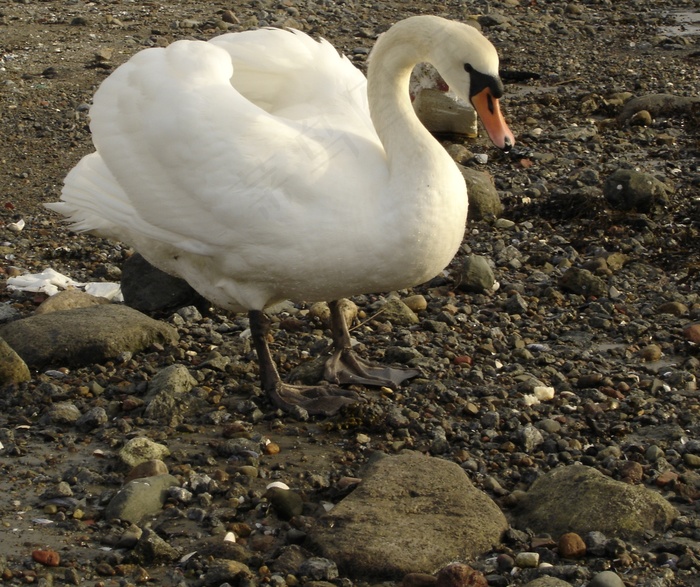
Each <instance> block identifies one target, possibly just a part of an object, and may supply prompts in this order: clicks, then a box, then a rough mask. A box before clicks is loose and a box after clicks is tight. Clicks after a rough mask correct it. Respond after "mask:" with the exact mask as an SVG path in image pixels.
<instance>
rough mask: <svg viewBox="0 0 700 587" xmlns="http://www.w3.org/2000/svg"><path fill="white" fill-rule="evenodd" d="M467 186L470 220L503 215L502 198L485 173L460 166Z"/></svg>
mask: <svg viewBox="0 0 700 587" xmlns="http://www.w3.org/2000/svg"><path fill="white" fill-rule="evenodd" d="M458 167H459V170H460V171H461V172H462V175H463V176H464V181H465V182H466V184H467V197H468V198H469V220H483V219H488V218H498V217H499V216H500V215H501V214H503V204H502V203H501V198H500V197H499V195H498V191H496V186H495V185H494V184H493V178H492V177H491V176H490V175H489V174H488V173H486V172H484V171H477V170H476V169H471V168H469V167H463V166H461V165H458Z"/></svg>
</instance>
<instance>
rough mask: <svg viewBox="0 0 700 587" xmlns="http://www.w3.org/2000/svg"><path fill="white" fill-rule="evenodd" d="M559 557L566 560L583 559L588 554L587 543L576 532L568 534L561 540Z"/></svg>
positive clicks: (562, 536) (563, 535)
mask: <svg viewBox="0 0 700 587" xmlns="http://www.w3.org/2000/svg"><path fill="white" fill-rule="evenodd" d="M558 547H559V555H560V556H562V557H564V558H581V557H582V556H584V555H585V554H586V543H585V542H584V541H583V538H581V537H580V536H579V535H578V534H576V532H567V533H566V534H562V535H561V537H560V538H559V544H558Z"/></svg>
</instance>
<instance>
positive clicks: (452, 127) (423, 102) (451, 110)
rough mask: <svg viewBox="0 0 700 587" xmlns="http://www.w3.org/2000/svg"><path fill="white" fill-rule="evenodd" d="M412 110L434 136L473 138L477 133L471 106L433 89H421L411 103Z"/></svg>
mask: <svg viewBox="0 0 700 587" xmlns="http://www.w3.org/2000/svg"><path fill="white" fill-rule="evenodd" d="M413 109H414V110H415V111H416V115H417V116H418V119H419V120H420V121H421V122H422V123H423V125H424V126H425V128H427V129H428V130H429V131H430V132H432V133H436V134H456V135H462V136H466V137H470V138H475V137H476V136H477V135H478V133H479V127H478V126H477V122H476V118H477V117H476V110H474V108H472V105H471V104H469V103H466V102H464V101H462V100H458V99H454V98H453V97H452V96H451V95H449V94H447V93H446V92H443V91H441V90H439V89H434V88H423V89H422V90H420V91H419V92H418V94H417V95H416V98H415V100H414V101H413Z"/></svg>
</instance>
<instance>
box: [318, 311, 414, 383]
mask: <svg viewBox="0 0 700 587" xmlns="http://www.w3.org/2000/svg"><path fill="white" fill-rule="evenodd" d="M329 306H330V309H331V331H332V334H333V349H334V351H333V355H332V356H331V357H330V358H329V359H328V361H327V362H326V370H325V374H324V377H325V378H326V379H327V380H328V381H332V382H333V383H340V384H358V385H373V386H376V387H390V388H391V389H396V388H398V386H399V385H400V384H401V383H402V382H403V381H405V380H406V379H411V378H412V377H416V376H418V375H420V371H418V370H416V369H397V368H393V367H388V366H386V365H380V364H376V363H369V362H367V361H364V360H362V359H360V358H359V357H358V356H357V355H356V354H355V353H354V351H353V350H352V349H351V348H350V332H349V331H348V325H347V324H346V323H345V317H344V316H343V313H342V311H341V309H340V304H339V303H338V302H337V301H335V302H330V303H329Z"/></svg>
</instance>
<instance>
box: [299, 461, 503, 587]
mask: <svg viewBox="0 0 700 587" xmlns="http://www.w3.org/2000/svg"><path fill="white" fill-rule="evenodd" d="M507 527H508V523H507V521H506V519H505V517H504V515H503V513H502V512H501V511H500V510H499V509H498V506H496V504H495V503H494V502H493V501H492V500H491V498H489V497H488V496H487V495H486V494H485V493H483V492H482V491H480V490H478V489H476V488H475V487H474V486H473V485H472V483H471V481H469V478H468V477H467V476H466V474H465V473H464V471H463V470H462V469H461V468H460V467H459V466H458V465H457V464H455V463H452V462H449V461H445V460H443V459H438V458H434V457H426V456H424V455H422V454H419V453H414V452H406V453H402V454H400V455H398V456H391V457H383V458H380V459H378V460H377V461H375V462H374V463H372V464H371V465H370V466H369V467H368V468H367V470H366V471H365V474H364V475H363V481H362V483H361V484H360V485H359V486H358V488H357V489H355V490H354V491H353V492H352V493H351V494H350V495H349V496H348V497H346V498H345V499H344V500H343V501H341V502H340V503H339V504H337V505H336V506H335V507H334V508H333V509H332V510H331V511H330V512H328V513H327V514H325V515H324V516H323V517H322V518H321V519H320V520H319V523H318V524H317V526H316V527H314V528H312V530H311V532H310V535H309V538H310V540H311V543H312V544H313V545H314V546H315V548H316V549H317V550H318V551H319V552H320V553H321V554H322V555H323V556H325V557H328V558H330V559H332V560H334V561H336V563H337V564H338V567H339V568H340V569H341V572H342V573H344V574H348V575H350V576H353V577H362V576H371V577H373V578H378V577H385V578H400V577H403V576H404V575H406V574H408V573H433V572H435V571H436V570H437V569H439V568H441V567H443V566H445V565H447V564H448V563H450V562H452V561H454V560H457V559H465V558H466V559H469V558H472V557H475V556H477V555H479V554H481V553H484V552H486V551H488V550H489V549H491V548H492V546H493V545H495V544H498V543H499V542H500V538H501V535H502V534H503V532H505V530H506V529H507Z"/></svg>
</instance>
